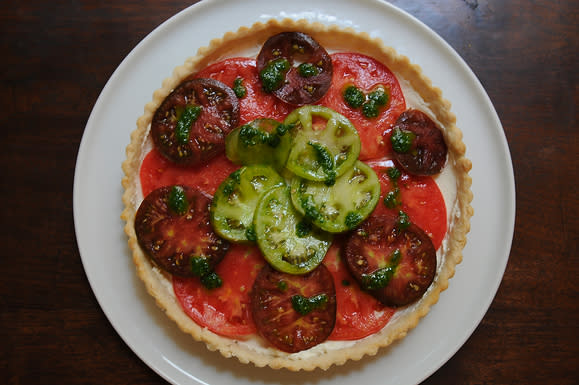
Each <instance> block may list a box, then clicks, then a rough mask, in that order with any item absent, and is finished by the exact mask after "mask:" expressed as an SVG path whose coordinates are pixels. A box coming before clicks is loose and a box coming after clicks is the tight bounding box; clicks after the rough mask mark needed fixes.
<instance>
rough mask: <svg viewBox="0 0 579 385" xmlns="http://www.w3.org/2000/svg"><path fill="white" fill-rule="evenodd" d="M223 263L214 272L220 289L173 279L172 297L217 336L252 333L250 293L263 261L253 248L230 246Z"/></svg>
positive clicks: (192, 280) (191, 281)
mask: <svg viewBox="0 0 579 385" xmlns="http://www.w3.org/2000/svg"><path fill="white" fill-rule="evenodd" d="M222 262H223V263H220V264H219V265H217V267H216V269H215V272H216V273H217V274H218V275H219V276H220V277H221V279H222V280H223V285H222V286H221V287H219V288H217V289H212V290H209V289H207V288H205V287H204V286H203V285H202V284H201V282H200V280H199V278H182V277H177V276H173V290H174V292H175V296H176V297H177V300H178V301H179V303H180V304H181V307H182V308H183V311H185V313H186V314H187V315H188V316H189V317H191V318H192V319H193V320H194V321H195V322H197V323H198V324H199V325H201V326H204V327H207V328H208V329H209V330H211V331H212V332H214V333H216V334H219V335H223V336H227V337H240V336H244V335H249V334H254V333H255V332H256V327H255V323H254V322H253V318H252V316H251V306H250V297H249V293H250V291H251V288H252V286H253V282H254V281H255V277H256V276H257V273H258V272H259V271H260V270H261V268H262V267H263V266H264V265H265V261H264V260H263V258H262V257H261V255H260V254H259V251H258V250H257V248H256V247H255V246H248V245H240V244H232V247H231V248H230V250H229V252H228V253H227V255H226V256H225V258H224V259H223V261H222Z"/></svg>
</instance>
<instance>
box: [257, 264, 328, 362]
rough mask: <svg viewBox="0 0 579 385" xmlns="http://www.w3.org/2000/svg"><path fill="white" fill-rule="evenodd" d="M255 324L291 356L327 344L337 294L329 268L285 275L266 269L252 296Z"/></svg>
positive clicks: (320, 266)
mask: <svg viewBox="0 0 579 385" xmlns="http://www.w3.org/2000/svg"><path fill="white" fill-rule="evenodd" d="M251 309H252V315H253V320H254V322H255V324H256V326H257V330H258V331H259V333H260V335H261V336H263V338H265V339H266V340H267V341H268V342H269V343H271V344H272V345H273V346H275V347H276V348H278V349H279V350H282V351H284V352H288V353H295V352H299V351H302V350H306V349H310V348H312V347H314V346H316V345H318V344H320V343H322V342H323V341H325V340H326V339H327V338H328V337H329V335H330V334H331V333H332V330H333V329H334V324H335V322H336V290H335V288H334V281H333V278H332V275H331V274H330V272H329V270H328V269H327V268H326V266H324V265H323V264H322V265H319V266H318V267H317V268H316V269H314V270H312V271H311V272H310V273H307V274H304V275H293V274H288V273H282V272H279V271H277V270H275V269H273V268H272V267H271V266H269V265H266V266H264V267H263V269H262V270H261V271H260V273H259V274H258V276H257V278H256V280H255V283H254V284H253V289H252V292H251Z"/></svg>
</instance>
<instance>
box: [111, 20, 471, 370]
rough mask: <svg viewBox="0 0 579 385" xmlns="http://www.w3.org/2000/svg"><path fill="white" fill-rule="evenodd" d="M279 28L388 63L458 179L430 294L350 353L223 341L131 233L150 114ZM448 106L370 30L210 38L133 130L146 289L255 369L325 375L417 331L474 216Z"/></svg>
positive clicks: (202, 336)
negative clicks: (181, 300) (423, 113)
mask: <svg viewBox="0 0 579 385" xmlns="http://www.w3.org/2000/svg"><path fill="white" fill-rule="evenodd" d="M282 31H301V32H305V33H308V34H310V35H312V36H313V37H314V38H315V39H316V40H318V42H320V44H321V45H323V46H324V47H326V48H330V49H334V50H350V51H356V52H359V53H363V54H366V55H368V56H372V57H374V58H375V59H377V60H378V61H380V62H382V63H384V64H385V65H386V66H387V67H389V68H390V69H391V70H392V71H393V72H395V73H396V74H397V76H399V77H401V78H403V79H405V80H406V81H408V82H409V83H410V85H411V86H412V88H414V90H415V91H416V92H417V93H418V94H419V95H421V97H422V98H423V99H424V101H425V102H426V103H427V105H428V107H429V108H430V110H431V111H432V113H433V114H434V115H435V117H436V119H437V120H438V122H440V124H441V125H442V127H443V133H444V136H445V140H446V141H447V145H448V147H449V152H450V153H451V154H452V160H453V162H454V167H455V170H456V171H457V172H456V175H457V185H458V191H457V207H458V208H457V212H458V214H457V215H455V216H454V218H453V223H452V228H451V231H450V233H449V235H448V243H447V250H448V251H447V253H446V255H445V259H444V263H443V264H442V267H441V268H440V269H439V271H438V273H437V276H436V278H435V281H434V282H433V284H432V285H431V287H430V288H429V290H428V291H427V292H426V293H425V295H424V296H423V297H422V298H421V299H420V300H419V302H418V303H417V304H416V305H412V306H414V309H413V311H410V312H407V313H406V314H404V315H403V316H401V317H399V318H398V319H396V320H395V321H393V322H390V323H388V324H387V325H386V326H385V327H384V328H383V329H382V330H381V331H379V332H378V333H375V334H373V335H371V336H369V337H366V338H363V339H361V340H357V341H355V342H347V345H348V347H347V348H338V349H332V348H331V347H332V342H324V343H322V344H320V345H318V346H316V347H314V348H312V349H310V350H308V351H306V352H307V353H304V352H299V353H294V354H288V353H284V352H280V351H277V350H275V349H273V348H267V347H265V346H260V347H259V348H254V347H253V345H251V344H249V343H247V341H243V340H234V339H230V338H227V337H223V336H219V335H217V334H215V333H212V332H211V331H209V330H208V329H206V328H203V327H201V326H199V325H198V324H196V323H195V322H194V321H193V320H191V319H190V318H189V317H188V316H187V315H186V314H185V313H184V312H183V311H182V309H181V307H180V305H179V304H178V302H177V300H176V298H175V296H174V293H173V290H172V286H171V279H170V277H169V276H167V275H166V274H164V273H162V272H160V271H159V270H158V269H157V268H156V267H155V266H153V265H152V264H151V262H150V260H149V259H148V258H147V257H146V256H145V255H144V253H143V251H142V250H141V249H140V247H139V246H138V242H137V240H136V234H135V231H134V219H135V213H136V210H137V208H138V205H139V204H140V202H139V201H138V200H139V199H138V197H139V193H138V191H137V190H138V188H139V187H140V184H139V182H138V177H139V167H140V164H141V162H142V160H143V157H144V155H145V154H144V153H143V152H144V151H143V148H144V144H145V141H146V139H147V136H148V134H149V126H150V122H151V119H152V116H153V114H154V112H155V110H156V109H157V107H158V106H159V105H160V104H161V102H162V101H163V99H164V98H165V97H166V96H167V95H168V94H169V93H170V92H171V90H173V89H174V88H175V87H176V85H177V84H179V83H180V82H181V81H182V80H183V79H184V78H186V77H187V76H189V75H190V74H192V73H195V72H197V71H199V70H200V69H202V68H204V67H205V66H207V65H208V64H210V63H213V62H216V61H218V60H220V59H223V58H225V57H228V56H230V55H232V54H233V53H234V52H235V51H241V50H243V49H244V48H250V47H253V46H256V45H257V46H259V45H261V44H262V43H263V42H264V41H265V40H266V39H267V38H268V37H269V36H271V35H273V34H275V33H278V32H282ZM450 108H451V104H450V102H449V101H447V100H446V99H444V98H443V96H442V91H441V90H440V89H439V88H437V87H435V86H433V85H432V82H431V80H430V79H429V78H428V77H427V76H425V75H424V74H423V72H422V69H421V68H420V67H419V66H418V65H416V64H412V63H411V61H410V60H409V59H408V58H407V57H405V56H402V55H400V54H398V53H396V52H395V50H394V49H393V48H391V47H388V46H386V45H385V44H384V43H383V42H382V40H380V39H379V38H371V37H370V36H369V35H368V34H367V33H365V32H357V31H355V30H353V29H351V28H341V27H338V26H335V25H325V24H322V23H319V22H314V23H311V22H308V21H306V20H293V19H283V20H270V21H268V22H265V23H261V22H259V23H255V24H254V25H252V26H251V27H241V28H239V29H238V30H237V31H236V32H227V33H226V34H225V35H224V36H223V37H221V38H216V39H213V40H211V41H210V42H209V44H208V45H207V46H205V47H201V48H199V50H198V51H197V54H196V55H195V56H192V57H190V58H188V59H187V60H186V61H185V63H184V64H183V65H181V66H178V67H176V68H175V70H174V71H173V74H172V76H170V77H168V78H166V79H165V80H164V81H163V82H162V86H161V88H159V89H158V90H156V91H155V92H154V93H153V98H152V100H151V102H149V103H147V104H146V105H145V108H144V113H143V115H142V116H141V117H139V118H138V119H137V128H136V129H135V130H134V131H133V132H132V133H131V137H130V143H129V145H128V146H127V149H126V154H127V158H126V160H125V161H124V162H123V164H122V169H123V172H124V174H125V175H124V177H123V179H122V186H123V187H124V189H125V192H124V194H123V203H124V205H125V208H124V210H123V212H122V214H121V218H122V219H123V220H124V221H126V225H125V228H124V231H125V233H126V235H127V236H128V244H129V247H130V250H131V251H132V258H133V262H134V264H135V266H136V270H137V274H138V276H139V278H140V279H141V280H142V281H143V282H144V284H145V287H146V290H147V292H148V293H149V294H150V295H151V296H152V297H153V298H154V299H155V301H156V303H157V305H158V306H159V307H160V308H161V309H162V310H163V311H164V312H165V313H166V315H167V316H168V317H169V318H170V319H172V320H173V321H174V322H175V323H176V324H177V325H178V327H179V328H180V329H181V330H182V331H183V332H185V333H187V334H190V335H191V336H192V337H193V338H194V339H195V340H197V341H202V342H204V343H205V345H206V346H207V348H208V349H209V350H211V351H218V352H219V353H220V354H221V355H223V356H224V357H228V358H229V357H236V358H237V359H238V360H239V361H240V362H241V363H244V364H249V363H252V364H254V365H255V366H256V367H264V366H269V367H271V368H273V369H281V368H285V369H288V370H291V371H299V370H305V371H311V370H315V369H318V368H319V369H323V370H327V369H329V368H330V367H332V366H334V365H337V366H338V365H343V364H345V363H346V362H347V361H349V360H353V361H357V360H360V359H362V358H363V357H365V356H374V355H376V354H377V353H378V352H379V351H380V350H381V349H384V348H385V347H387V346H389V345H391V344H392V343H393V342H395V341H397V340H400V339H402V338H404V336H406V334H407V333H408V332H409V331H410V330H411V329H413V328H414V327H415V326H416V325H417V324H418V322H419V320H420V319H421V318H422V317H424V316H425V315H426V314H427V313H428V312H429V310H430V307H431V306H432V305H434V304H435V303H436V302H437V301H438V299H439V296H440V293H441V292H442V291H444V290H445V289H446V288H447V287H448V281H449V279H450V278H451V277H452V276H453V275H454V272H455V266H456V265H457V264H459V263H460V262H461V261H462V249H463V248H464V246H465V244H466V235H467V233H468V232H469V230H470V217H471V216H472V215H473V209H472V207H471V201H472V199H473V195H472V192H471V189H470V187H471V183H472V180H471V178H470V176H469V175H468V172H469V171H470V170H471V168H472V164H471V162H470V161H469V160H468V159H467V158H466V157H465V153H466V146H465V145H464V143H463V142H462V132H461V131H460V129H459V128H458V127H456V117H455V115H454V114H453V113H452V112H451V111H450Z"/></svg>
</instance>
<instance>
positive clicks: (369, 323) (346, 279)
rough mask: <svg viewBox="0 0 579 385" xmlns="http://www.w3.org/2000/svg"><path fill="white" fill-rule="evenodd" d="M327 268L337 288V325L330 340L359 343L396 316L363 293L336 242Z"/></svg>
mask: <svg viewBox="0 0 579 385" xmlns="http://www.w3.org/2000/svg"><path fill="white" fill-rule="evenodd" d="M323 263H324V265H325V266H326V267H327V268H328V270H329V271H330V273H331V274H332V276H333V277H334V286H335V287H336V301H337V304H338V305H337V306H338V308H337V314H336V326H335V327H334V330H333V331H332V334H331V335H330V337H329V339H331V340H357V339H360V338H364V337H367V336H369V335H372V334H374V333H376V332H377V331H379V330H380V329H382V328H383V327H384V326H385V325H386V324H387V323H388V321H389V320H390V318H391V317H392V315H393V314H394V312H395V310H394V308H390V307H386V306H384V305H383V304H381V303H380V302H379V301H378V300H377V299H376V298H374V297H372V296H371V295H370V294H368V293H366V292H364V291H362V290H361V289H360V286H359V285H358V283H357V282H356V280H355V279H354V278H353V277H352V275H351V274H350V272H349V271H348V268H347V267H346V265H345V264H344V261H343V260H342V254H341V250H340V245H339V244H338V242H334V244H332V246H331V247H330V250H328V253H327V254H326V258H325V259H324V262H323Z"/></svg>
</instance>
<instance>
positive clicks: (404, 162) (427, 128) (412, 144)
mask: <svg viewBox="0 0 579 385" xmlns="http://www.w3.org/2000/svg"><path fill="white" fill-rule="evenodd" d="M390 141H391V143H392V149H393V150H394V157H395V159H396V160H397V161H398V163H399V164H400V165H401V166H402V167H403V168H404V169H405V170H406V171H408V172H409V173H411V174H414V175H434V174H438V173H439V172H440V170H442V167H444V163H445V162H446V154H447V148H446V143H445V142H444V136H443V135H442V131H440V129H439V128H438V126H437V125H436V123H434V122H433V121H432V119H430V118H429V117H428V116H427V115H426V114H425V113H424V112H422V111H419V110H414V109H410V110H406V111H404V112H403V113H402V114H400V116H399V117H398V119H397V120H396V123H395V125H394V128H393V130H392V136H391V137H390Z"/></svg>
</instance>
